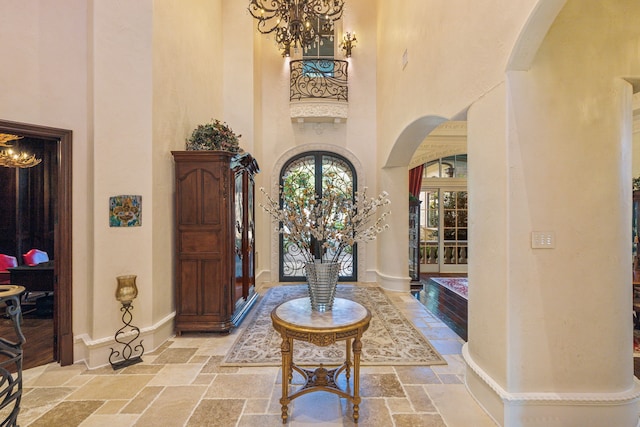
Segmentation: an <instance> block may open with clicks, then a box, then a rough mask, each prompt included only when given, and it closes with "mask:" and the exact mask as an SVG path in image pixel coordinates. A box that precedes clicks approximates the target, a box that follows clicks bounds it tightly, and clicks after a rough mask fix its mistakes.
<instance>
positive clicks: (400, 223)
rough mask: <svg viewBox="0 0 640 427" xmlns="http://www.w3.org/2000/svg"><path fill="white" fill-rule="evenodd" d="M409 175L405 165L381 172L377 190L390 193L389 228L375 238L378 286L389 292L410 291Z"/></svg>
mask: <svg viewBox="0 0 640 427" xmlns="http://www.w3.org/2000/svg"><path fill="white" fill-rule="evenodd" d="M408 189H409V172H408V170H407V167H406V166H403V167H388V168H384V169H381V170H380V191H383V190H384V191H386V192H387V193H389V200H390V201H391V205H390V208H389V210H390V211H391V215H390V216H389V224H390V225H391V227H390V229H388V230H386V231H384V232H382V233H380V234H379V235H378V238H377V240H376V241H377V242H378V244H377V250H378V266H379V268H378V279H377V281H378V283H379V284H380V286H382V287H383V288H385V289H388V290H392V291H407V292H408V291H409V290H410V289H411V278H410V277H409V263H408V257H409V243H408V242H409V220H408V218H409V192H408ZM372 194H373V193H372Z"/></svg>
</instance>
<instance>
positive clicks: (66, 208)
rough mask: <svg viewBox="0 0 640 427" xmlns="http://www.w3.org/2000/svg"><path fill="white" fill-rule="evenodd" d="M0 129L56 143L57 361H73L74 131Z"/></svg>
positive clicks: (5, 124)
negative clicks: (72, 144)
mask: <svg viewBox="0 0 640 427" xmlns="http://www.w3.org/2000/svg"><path fill="white" fill-rule="evenodd" d="M0 132H2V133H10V134H15V135H19V136H22V137H25V138H37V139H40V140H43V141H45V143H47V144H49V145H55V149H54V150H53V151H54V152H55V153H56V157H57V161H56V166H55V171H53V172H55V176H56V180H57V186H56V191H55V194H54V195H52V196H53V198H54V199H55V203H53V204H52V206H54V213H53V217H54V227H53V228H54V236H53V240H54V243H53V248H54V249H53V251H54V254H55V256H54V287H55V297H54V308H53V313H54V314H53V323H54V326H53V329H54V340H53V341H54V344H53V346H54V360H55V361H57V362H59V363H60V364H61V365H63V366H65V365H71V364H72V363H73V332H72V318H71V316H72V272H71V266H72V262H71V258H72V249H71V245H72V236H71V224H72V217H71V213H72V203H71V200H72V198H71V191H72V177H71V175H72V174H71V170H72V166H71V165H72V163H71V161H72V157H71V155H72V154H71V153H72V150H71V142H72V131H71V130H66V129H57V128H51V127H46V126H37V125H31V124H24V123H15V122H10V121H4V120H0Z"/></svg>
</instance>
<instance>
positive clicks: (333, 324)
mask: <svg viewBox="0 0 640 427" xmlns="http://www.w3.org/2000/svg"><path fill="white" fill-rule="evenodd" d="M274 313H275V315H276V316H277V317H278V318H279V319H280V320H282V321H283V322H285V323H290V324H292V325H295V326H298V327H302V328H310V329H316V328H317V329H333V328H340V327H344V326H348V325H352V324H354V323H357V322H360V321H362V320H364V319H366V318H367V316H370V314H369V311H368V310H367V309H366V308H364V307H363V306H362V305H361V304H358V303H357V302H355V301H351V300H348V299H344V298H336V299H335V301H334V303H333V308H332V309H331V310H329V311H322V312H321V311H314V310H311V302H310V301H309V298H297V299H294V300H290V301H287V302H284V303H282V304H280V305H279V306H278V307H276V308H275V310H274Z"/></svg>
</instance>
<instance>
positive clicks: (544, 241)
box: [531, 231, 556, 249]
mask: <svg viewBox="0 0 640 427" xmlns="http://www.w3.org/2000/svg"><path fill="white" fill-rule="evenodd" d="M531 247H532V248H533V249H553V248H555V247H556V234H555V233H554V232H553V231H532V232H531Z"/></svg>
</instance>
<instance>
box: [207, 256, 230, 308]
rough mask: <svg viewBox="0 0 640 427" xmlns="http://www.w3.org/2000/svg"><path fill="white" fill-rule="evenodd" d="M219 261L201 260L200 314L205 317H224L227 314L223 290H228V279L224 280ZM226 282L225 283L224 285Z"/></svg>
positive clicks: (222, 269) (220, 261)
mask: <svg viewBox="0 0 640 427" xmlns="http://www.w3.org/2000/svg"><path fill="white" fill-rule="evenodd" d="M222 264H223V263H222V260H221V259H210V260H203V261H202V262H201V270H200V271H201V274H202V289H201V295H200V301H201V312H200V314H203V315H205V316H207V315H214V316H224V315H226V314H227V313H228V310H227V303H228V301H225V292H228V291H225V288H226V289H228V288H229V283H228V282H229V278H227V279H226V280H225V278H224V277H223V275H222V273H223V271H224V270H225V269H224V267H223V266H222ZM225 282H227V283H225Z"/></svg>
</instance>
